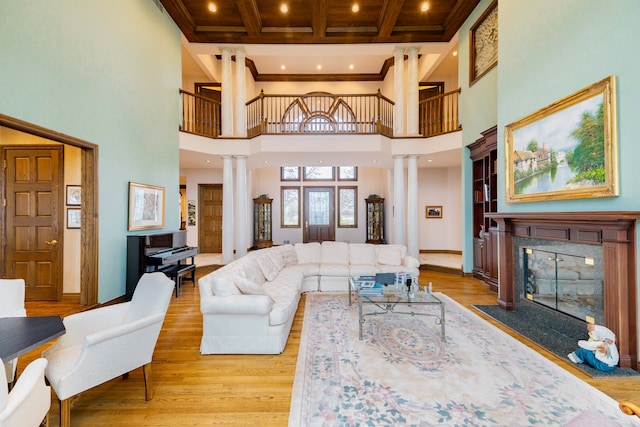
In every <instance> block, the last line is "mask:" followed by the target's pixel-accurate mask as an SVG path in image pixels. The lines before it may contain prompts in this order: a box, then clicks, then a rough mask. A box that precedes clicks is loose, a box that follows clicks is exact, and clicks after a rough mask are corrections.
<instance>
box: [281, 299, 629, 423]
mask: <svg viewBox="0 0 640 427" xmlns="http://www.w3.org/2000/svg"><path fill="white" fill-rule="evenodd" d="M436 295H438V297H439V298H441V299H442V300H443V301H444V302H445V305H446V308H445V314H446V316H445V317H446V340H445V342H444V343H443V342H442V341H441V340H440V326H439V325H436V324H435V322H434V319H433V318H431V317H421V316H407V315H397V314H387V315H384V316H375V317H368V318H367V319H366V321H365V323H364V325H363V328H364V329H363V332H364V337H363V340H359V339H358V307H357V306H356V305H353V306H349V305H348V300H347V296H346V294H314V293H310V294H307V298H306V299H307V302H306V308H305V315H304V321H303V328H302V335H301V339H300V351H299V355H298V362H297V366H296V375H295V379H294V385H293V392H292V396H293V397H292V401H291V412H290V415H289V426H291V427H304V426H387V425H393V426H397V425H402V426H431V425H441V426H489V425H494V426H525V425H554V426H557V425H565V424H566V425H583V426H584V425H598V426H608V425H623V426H632V425H640V422H638V421H636V418H635V417H630V416H627V415H624V414H622V412H621V411H620V410H619V408H618V404H617V402H615V401H614V400H613V399H611V398H609V397H608V396H607V395H605V394H604V393H602V392H600V391H599V390H597V389H595V388H593V387H591V386H590V385H588V384H586V383H585V382H583V381H581V380H579V379H578V378H576V377H575V376H573V375H572V374H570V373H569V372H567V371H565V370H563V369H562V368H560V367H559V366H557V365H555V364H553V363H552V362H550V361H548V360H547V359H545V358H544V357H543V356H541V355H540V354H538V353H536V352H535V351H533V350H531V349H530V348H528V347H527V346H525V345H524V344H522V343H520V342H519V341H517V340H515V339H513V338H512V337H510V336H509V335H508V334H506V333H504V332H503V331H501V330H500V329H498V328H496V327H495V326H493V325H491V324H490V323H489V322H487V321H485V320H484V319H482V318H481V317H480V316H478V315H476V314H475V313H472V312H471V311H469V310H467V309H466V308H464V307H462V306H461V305H459V304H458V303H456V302H455V301H454V300H452V299H450V298H448V297H447V296H445V295H442V294H436ZM414 308H415V309H416V310H417V309H418V308H417V307H415V306H414ZM424 309H425V310H433V308H424Z"/></svg>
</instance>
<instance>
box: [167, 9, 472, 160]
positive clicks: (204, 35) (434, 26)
mask: <svg viewBox="0 0 640 427" xmlns="http://www.w3.org/2000/svg"><path fill="white" fill-rule="evenodd" d="M155 1H156V2H159V3H160V4H161V5H162V6H163V7H164V8H165V10H166V12H167V13H168V14H169V15H170V16H171V18H172V19H173V20H174V22H175V23H176V24H177V25H178V27H179V28H180V30H181V31H182V33H183V35H184V39H183V49H184V50H183V73H184V74H185V75H189V76H199V75H202V74H203V73H204V74H205V75H206V78H209V81H218V80H216V78H217V77H219V76H216V75H215V62H216V60H215V58H218V59H219V55H220V53H221V47H222V46H225V45H226V46H231V47H234V46H238V45H242V47H243V48H244V50H245V52H246V61H247V65H248V70H249V71H250V72H251V73H252V74H253V79H254V80H255V81H256V82H258V81H294V82H296V81H300V82H304V81H321V82H324V81H335V82H338V81H356V82H358V81H382V80H384V76H385V73H386V72H387V70H388V69H389V66H390V65H392V64H393V62H390V61H393V55H394V48H395V47H396V46H403V47H408V46H416V47H418V48H419V55H420V56H421V58H422V60H421V63H423V64H426V65H425V67H424V68H421V70H420V71H421V73H422V74H421V75H420V76H419V79H421V80H420V81H428V80H422V79H428V76H429V74H430V73H432V72H434V70H436V69H437V71H438V73H440V74H456V73H457V58H456V57H455V56H453V54H454V52H456V51H457V39H458V38H457V32H458V30H459V29H460V26H461V25H462V24H463V23H464V22H465V20H466V19H467V18H468V17H469V15H470V14H471V12H472V11H473V10H474V8H475V7H476V6H477V5H478V3H479V1H480V0H427V3H428V6H429V7H428V10H427V11H426V12H422V11H421V7H422V4H423V3H424V2H425V1H424V0H349V1H345V0H235V1H228V0H226V1H223V0H155ZM356 3H357V4H358V6H359V10H358V11H357V12H353V11H352V7H353V5H354V4H356ZM211 4H214V5H215V7H216V12H212V11H210V10H209V7H210V5H211ZM282 4H286V5H287V7H288V12H287V13H283V12H281V11H280V7H281V5H282ZM212 58H213V59H214V60H213V61H212ZM206 78H204V79H203V78H202V77H196V81H206ZM186 89H187V90H193V89H192V88H186ZM445 89H446V90H450V89H453V88H445ZM321 154H323V155H325V156H326V155H327V153H324V152H323V153H301V152H295V153H286V154H283V153H276V154H272V155H268V154H264V153H263V154H262V155H261V156H251V162H250V164H248V166H249V167H250V168H256V167H264V166H265V165H266V164H268V163H267V162H271V163H270V164H273V165H277V164H289V163H287V162H292V161H294V160H295V161H298V162H303V163H304V164H313V163H314V162H317V161H318V159H319V158H321V157H322V156H321ZM333 154H334V155H333V156H329V157H331V158H330V159H327V160H328V161H331V162H333V163H335V162H336V159H337V158H338V157H339V160H340V162H339V163H340V164H353V165H370V164H372V163H373V162H374V161H375V162H378V163H377V164H378V165H379V166H380V167H391V166H392V164H391V160H390V157H389V158H384V157H385V156H383V155H382V153H379V152H371V153H355V154H354V153H345V152H341V153H340V154H339V155H337V154H336V153H333ZM305 156H308V158H306V157H305ZM287 157H291V158H290V159H289V158H287ZM387 157H388V156H387ZM205 162H206V166H205ZM305 162H306V163H305ZM459 163H460V150H459V149H458V150H453V151H451V150H450V151H443V152H435V153H432V154H431V155H428V156H427V155H425V156H422V157H421V158H420V160H419V166H420V167H450V166H453V165H456V164H459ZM180 164H181V167H183V168H198V167H207V168H210V167H211V168H217V167H221V160H220V158H219V156H209V155H205V154H204V153H197V152H189V151H186V150H181V153H180ZM336 164H337V163H336Z"/></svg>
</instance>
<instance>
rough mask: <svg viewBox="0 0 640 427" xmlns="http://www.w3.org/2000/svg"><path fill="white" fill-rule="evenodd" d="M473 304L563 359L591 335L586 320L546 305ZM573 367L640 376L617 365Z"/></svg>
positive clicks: (602, 374)
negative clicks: (608, 367) (506, 307)
mask: <svg viewBox="0 0 640 427" xmlns="http://www.w3.org/2000/svg"><path fill="white" fill-rule="evenodd" d="M473 307H474V308H475V309H476V310H479V311H481V312H483V313H484V314H486V315H487V316H489V317H491V318H493V319H494V320H496V321H497V322H500V323H502V324H503V325H504V326H506V327H507V328H509V329H511V330H513V331H514V332H516V333H518V334H520V335H522V336H524V337H526V338H528V339H530V340H531V341H533V342H535V343H536V344H538V345H539V346H542V347H544V348H545V349H547V350H548V351H550V352H551V353H553V354H555V355H556V356H559V357H561V358H563V359H566V358H567V354H569V353H571V352H572V351H574V350H575V349H576V347H577V343H578V340H584V339H587V338H588V337H587V330H586V323H585V322H581V321H579V320H577V319H570V318H567V317H566V316H563V315H561V314H557V313H555V312H553V311H551V310H545V309H544V308H537V307H533V306H528V305H522V306H518V307H517V308H516V310H513V311H506V310H503V309H501V308H500V307H498V306H497V305H475V306H473ZM560 319H562V320H560ZM574 366H575V367H576V368H578V369H580V370H582V371H583V372H585V373H586V374H588V375H591V376H592V377H627V376H638V375H640V374H639V373H638V372H636V371H634V370H633V369H630V368H616V369H614V370H613V371H608V372H602V371H598V370H597V369H595V368H592V367H591V366H589V365H587V364H585V363H580V364H575V365H574Z"/></svg>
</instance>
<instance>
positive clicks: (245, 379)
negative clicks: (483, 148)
mask: <svg viewBox="0 0 640 427" xmlns="http://www.w3.org/2000/svg"><path fill="white" fill-rule="evenodd" d="M429 281H431V282H433V288H434V291H438V292H443V293H445V294H447V295H448V296H450V297H452V298H454V299H455V300H457V301H458V302H459V303H461V304H462V305H464V306H467V307H469V306H470V305H472V304H494V303H495V302H496V297H497V295H496V294H495V293H493V292H491V291H490V290H489V289H488V288H487V287H486V286H485V285H483V284H482V283H481V282H479V281H477V280H475V279H473V278H469V277H460V276H455V275H449V274H443V273H437V272H431V271H423V272H421V274H420V283H426V282H429ZM304 302H305V297H304V295H303V297H302V300H301V303H300V305H299V307H298V311H297V313H296V318H295V321H294V323H293V327H292V331H291V334H290V336H289V340H288V342H287V346H286V348H285V350H284V352H283V353H282V354H279V355H205V356H203V355H201V354H200V352H199V345H200V337H201V334H202V317H201V315H200V309H199V295H198V292H197V287H196V288H194V287H193V286H192V285H191V283H190V282H185V284H184V285H183V287H182V292H181V294H180V296H179V297H178V298H173V299H172V301H171V304H170V307H169V311H168V313H167V316H166V319H165V322H164V327H163V329H162V332H161V333H160V338H159V340H158V344H157V346H156V350H155V353H154V358H153V363H152V378H153V384H154V390H155V396H154V398H153V400H152V401H150V402H146V401H145V399H144V382H143V378H142V369H137V370H135V371H133V372H132V373H131V374H130V375H129V378H128V379H126V380H123V379H121V378H117V379H114V380H112V381H109V382H107V383H105V384H102V385H100V386H98V387H95V388H93V389H91V390H89V391H87V392H84V393H82V394H81V395H79V396H78V397H76V398H75V399H74V401H73V406H72V409H71V425H72V426H243V427H244V426H286V425H287V421H288V416H289V402H290V399H291V387H292V385H293V376H294V372H295V366H296V359H297V356H298V346H299V343H300V332H301V328H302V318H303V314H304ZM80 309H81V307H78V306H74V305H71V304H68V303H46V304H43V303H27V314H28V315H49V314H60V315H63V316H64V315H68V314H70V313H73V312H76V311H78V310H80ZM472 310H473V309H472ZM474 311H475V310H474ZM476 313H478V312H477V311H476ZM488 320H489V321H490V322H491V323H493V324H495V325H497V326H498V327H500V328H501V329H503V330H505V331H506V332H507V333H509V334H510V335H512V336H514V337H516V338H517V339H520V341H522V342H524V343H525V344H527V345H528V346H530V347H532V348H534V349H535V350H537V351H539V352H540V353H542V354H543V355H544V356H545V357H547V358H548V359H550V360H551V361H553V362H554V363H556V364H558V365H559V366H561V367H562V368H564V369H566V370H568V371H570V372H571V373H573V374H574V375H576V376H577V377H579V378H580V379H582V380H583V381H586V382H588V383H589V384H591V385H593V386H595V387H597V388H599V389H600V390H602V391H603V392H605V393H607V394H608V395H610V396H611V397H613V398H614V399H616V400H618V401H622V400H631V401H634V402H640V377H635V378H615V379H592V378H590V377H588V376H586V375H585V374H583V373H582V372H581V371H579V370H578V369H576V368H574V367H572V366H571V363H570V362H568V361H566V360H563V359H560V358H558V357H556V356H555V355H552V354H550V353H548V352H546V351H545V350H544V349H542V348H540V347H539V346H537V345H535V344H533V343H531V342H529V341H528V340H526V339H524V338H522V337H520V336H519V335H517V334H514V333H511V332H509V330H507V329H504V328H502V327H501V326H500V325H499V324H497V323H495V322H494V321H492V320H490V319H488ZM355 327H357V325H354V328H355ZM44 348H45V347H42V348H40V349H37V350H34V351H33V352H31V353H29V354H27V355H25V356H23V357H21V358H20V359H19V363H18V370H19V371H21V370H22V369H24V367H25V366H26V364H27V363H28V362H30V361H31V360H33V359H34V358H36V357H38V356H39V355H40V353H41V352H42V350H43V349H44ZM58 410H59V405H58V401H57V398H56V396H55V393H53V392H52V405H51V412H50V425H51V426H58V425H59V415H58Z"/></svg>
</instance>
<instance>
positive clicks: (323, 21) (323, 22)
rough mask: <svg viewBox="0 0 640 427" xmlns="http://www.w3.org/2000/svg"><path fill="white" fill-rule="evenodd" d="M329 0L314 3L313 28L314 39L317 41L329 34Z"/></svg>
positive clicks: (319, 0)
mask: <svg viewBox="0 0 640 427" xmlns="http://www.w3.org/2000/svg"><path fill="white" fill-rule="evenodd" d="M328 3H329V0H315V1H314V2H313V11H312V12H311V16H312V22H311V26H312V27H313V37H314V38H316V39H321V38H323V37H324V36H325V35H326V33H327V21H328V19H329V18H328V16H329V6H328Z"/></svg>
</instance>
